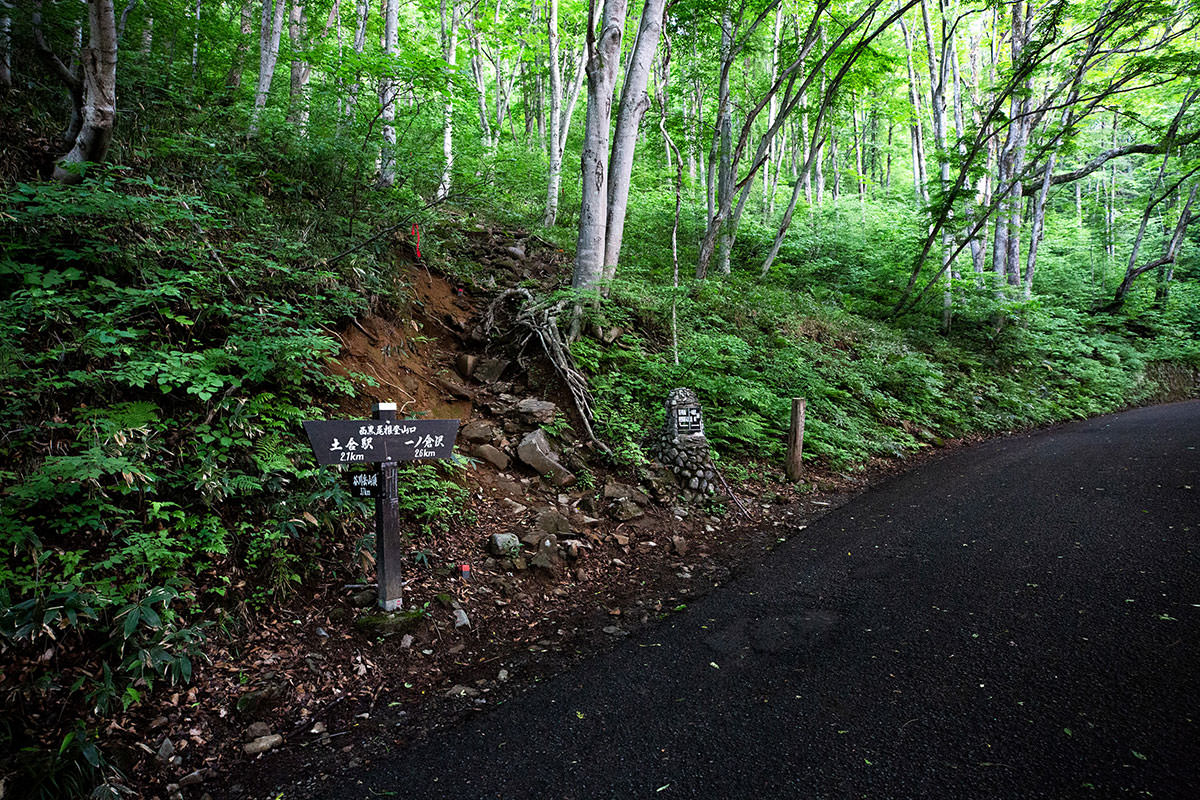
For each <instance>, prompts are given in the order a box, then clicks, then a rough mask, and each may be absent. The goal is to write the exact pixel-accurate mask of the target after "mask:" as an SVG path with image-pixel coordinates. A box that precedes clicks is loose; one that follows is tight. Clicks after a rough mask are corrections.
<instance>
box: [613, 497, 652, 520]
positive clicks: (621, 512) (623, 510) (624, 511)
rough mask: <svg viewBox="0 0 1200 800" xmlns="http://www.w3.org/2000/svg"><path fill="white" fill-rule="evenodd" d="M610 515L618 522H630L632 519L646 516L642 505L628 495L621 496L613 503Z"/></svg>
mask: <svg viewBox="0 0 1200 800" xmlns="http://www.w3.org/2000/svg"><path fill="white" fill-rule="evenodd" d="M608 513H609V516H611V517H612V518H613V519H615V520H616V521H617V522H628V521H629V520H631V519H637V518H638V517H641V516H644V515H645V513H646V512H645V511H642V508H641V506H639V505H638V504H637V503H635V502H633V501H632V500H630V499H629V498H628V497H624V498H621V499H620V500H617V501H615V502H614V503H613V504H612V508H611V510H610V511H609V512H608Z"/></svg>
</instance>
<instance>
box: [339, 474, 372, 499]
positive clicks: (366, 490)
mask: <svg viewBox="0 0 1200 800" xmlns="http://www.w3.org/2000/svg"><path fill="white" fill-rule="evenodd" d="M346 477H347V479H348V480H347V481H346V482H347V483H348V484H349V485H350V494H352V495H353V496H354V497H379V473H378V472H354V473H351V474H350V475H347V476H346Z"/></svg>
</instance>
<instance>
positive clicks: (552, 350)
mask: <svg viewBox="0 0 1200 800" xmlns="http://www.w3.org/2000/svg"><path fill="white" fill-rule="evenodd" d="M514 298H516V299H518V302H517V305H516V309H515V311H514V313H513V318H512V326H511V328H509V330H508V331H505V332H501V330H500V325H499V322H498V320H497V317H498V315H499V314H500V312H501V310H502V309H503V307H504V304H505V303H506V302H507V301H509V300H512V299H514ZM573 307H574V302H573V301H571V300H569V299H565V298H564V299H561V300H553V301H552V300H538V299H536V298H535V297H534V296H533V293H532V292H530V291H529V290H528V289H521V288H513V289H506V290H504V291H503V292H501V293H500V294H499V295H497V296H496V298H495V299H494V300H492V302H491V303H490V304H489V305H488V308H487V311H486V312H485V313H484V315H483V330H484V333H485V334H493V333H497V334H499V333H503V335H505V336H506V337H508V338H510V339H512V340H513V341H514V342H515V343H516V344H517V346H518V349H517V363H518V364H520V365H521V366H523V367H525V366H527V365H526V359H525V350H526V348H527V347H528V346H529V343H530V342H531V341H533V340H535V339H536V340H537V343H538V344H539V345H540V346H541V350H542V353H543V354H544V355H545V356H546V358H547V359H548V360H549V361H550V363H551V364H553V365H554V370H555V372H557V373H558V375H559V377H560V378H562V381H563V383H564V384H566V386H567V389H568V390H569V391H570V392H571V399H572V400H573V401H574V403H575V410H576V412H578V414H579V419H580V422H581V423H582V424H583V428H584V433H585V434H586V435H587V438H588V441H589V442H590V443H591V444H593V445H595V446H596V447H597V448H599V449H600V450H602V451H603V452H604V453H606V454H609V455H611V454H612V450H611V449H610V448H609V447H608V445H606V444H605V443H604V442H602V441H600V440H599V439H598V438H596V433H595V430H594V429H593V427H592V423H593V421H594V419H595V417H594V415H593V411H592V407H593V402H594V401H593V400H592V393H591V391H590V390H589V389H588V385H587V378H585V377H584V375H583V373H582V372H580V371H579V369H578V368H577V367H576V366H575V359H574V358H572V357H571V351H570V350H568V349H567V344H566V341H565V340H564V339H563V335H562V331H561V330H559V327H558V318H559V315H560V314H562V313H563V312H565V311H569V310H570V309H572V308H573Z"/></svg>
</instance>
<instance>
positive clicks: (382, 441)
mask: <svg viewBox="0 0 1200 800" xmlns="http://www.w3.org/2000/svg"><path fill="white" fill-rule="evenodd" d="M372 411H373V413H374V419H365V420H350V419H331V420H313V421H309V422H305V423H304V432H305V433H306V434H308V441H309V444H311V445H312V449H313V454H314V455H315V456H316V457H317V463H318V464H323V465H325V464H359V463H363V464H367V463H370V464H378V465H379V466H378V467H376V469H375V471H374V472H371V473H356V474H354V475H352V476H351V478H350V489H351V492H352V493H353V494H354V495H355V496H356V497H373V498H375V570H376V573H377V580H378V583H379V606H380V608H382V609H383V610H385V611H397V610H399V608H400V595H401V592H402V590H403V588H404V581H403V579H402V576H401V571H400V564H401V559H402V558H403V540H402V539H401V537H400V494H399V491H398V487H397V485H396V465H397V464H398V463H399V462H401V461H417V460H420V459H426V458H450V457H451V455H453V453H454V439H455V437H456V436H458V420H456V419H404V420H397V419H396V404H395V403H376V404H375V405H374V406H373V408H372Z"/></svg>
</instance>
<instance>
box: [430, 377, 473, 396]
mask: <svg viewBox="0 0 1200 800" xmlns="http://www.w3.org/2000/svg"><path fill="white" fill-rule="evenodd" d="M433 382H434V383H436V384H437V385H438V386H440V387H442V388H443V389H445V390H446V391H447V392H449V393H450V395H451V396H452V397H457V398H459V399H460V400H470V399H471V390H470V389H468V388H467V387H465V386H463V385H462V384H460V383H458V382H457V381H452V380H450V379H448V378H434V379H433Z"/></svg>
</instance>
